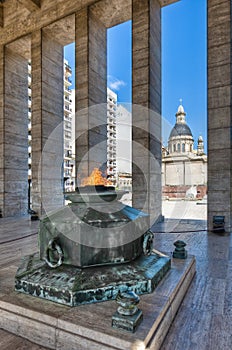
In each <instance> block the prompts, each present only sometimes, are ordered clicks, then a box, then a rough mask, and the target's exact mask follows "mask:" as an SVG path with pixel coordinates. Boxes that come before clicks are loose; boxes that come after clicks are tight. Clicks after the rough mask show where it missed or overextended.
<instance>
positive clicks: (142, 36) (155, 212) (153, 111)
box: [132, 0, 161, 224]
mask: <svg viewBox="0 0 232 350" xmlns="http://www.w3.org/2000/svg"><path fill="white" fill-rule="evenodd" d="M132 22H133V24H132V35H133V49H132V50H133V53H132V54H133V56H132V57H133V71H132V79H133V81H132V101H133V117H132V140H133V146H132V161H133V164H132V175H133V206H134V207H135V208H138V209H142V210H144V211H145V212H147V213H149V214H150V219H151V221H150V224H152V223H153V222H155V221H157V220H159V219H160V216H161V116H160V113H161V9H160V2H159V1H158V0H144V1H142V2H141V1H139V0H133V1H132Z"/></svg>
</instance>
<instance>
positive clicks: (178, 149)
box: [177, 143, 180, 152]
mask: <svg viewBox="0 0 232 350" xmlns="http://www.w3.org/2000/svg"><path fill="white" fill-rule="evenodd" d="M177 152H180V143H178V145H177Z"/></svg>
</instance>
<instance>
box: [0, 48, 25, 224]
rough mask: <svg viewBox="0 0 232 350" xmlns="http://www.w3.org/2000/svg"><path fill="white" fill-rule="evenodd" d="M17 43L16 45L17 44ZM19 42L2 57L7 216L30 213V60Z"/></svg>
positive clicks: (2, 188) (2, 178)
mask: <svg viewBox="0 0 232 350" xmlns="http://www.w3.org/2000/svg"><path fill="white" fill-rule="evenodd" d="M15 44H16V45H15ZM15 48H17V43H16V42H15V43H12V44H10V45H7V46H5V47H4V49H3V48H1V57H0V60H1V61H0V67H1V68H0V72H1V73H0V74H1V83H0V90H1V91H0V109H1V117H0V123H1V126H0V133H1V141H0V147H1V150H0V152H1V155H2V156H3V157H1V162H0V172H1V173H0V201H1V206H2V208H1V209H2V214H3V216H6V217H7V216H16V215H23V214H26V213H27V209H28V208H27V206H28V177H27V175H28V114H27V105H28V60H27V58H26V57H25V56H23V48H22V55H21V54H20V51H18V50H16V49H15Z"/></svg>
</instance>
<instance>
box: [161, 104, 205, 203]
mask: <svg viewBox="0 0 232 350" xmlns="http://www.w3.org/2000/svg"><path fill="white" fill-rule="evenodd" d="M162 184H163V196H164V198H167V199H168V198H191V199H193V198H203V197H204V196H205V195H206V193H207V155H206V154H205V153H204V141H203V138H202V136H199V138H198V142H197V149H196V150H195V149H194V138H193V134H192V131H191V129H190V127H189V126H188V124H187V122H186V113H185V111H184V107H183V105H182V103H180V105H179V107H178V110H177V113H176V123H175V125H174V127H173V128H172V130H171V132H170V135H169V139H168V146H167V148H165V147H163V149H162Z"/></svg>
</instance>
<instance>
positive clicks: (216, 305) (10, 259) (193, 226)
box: [0, 218, 232, 350]
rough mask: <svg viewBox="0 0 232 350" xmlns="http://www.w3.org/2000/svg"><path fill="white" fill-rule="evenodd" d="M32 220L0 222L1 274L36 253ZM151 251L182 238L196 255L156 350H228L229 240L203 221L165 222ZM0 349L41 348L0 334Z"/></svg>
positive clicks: (167, 248)
mask: <svg viewBox="0 0 232 350" xmlns="http://www.w3.org/2000/svg"><path fill="white" fill-rule="evenodd" d="M37 225H38V223H37V222H31V221H30V220H28V219H27V218H24V219H17V220H16V219H0V267H1V272H4V274H5V273H7V271H8V270H9V271H12V269H15V268H16V267H17V266H18V262H19V260H20V257H21V256H23V255H26V254H28V253H31V252H34V251H36V250H37V234H36V232H37ZM154 232H155V243H154V245H155V248H157V249H159V250H160V251H164V252H172V251H173V249H174V246H173V243H174V242H175V241H176V240H177V239H182V240H184V241H185V242H186V243H187V250H188V252H189V253H190V254H193V255H195V256H196V261H197V274H196V276H195V277H194V280H193V282H192V284H191V286H190V288H189V290H188V293H187V294H186V296H185V299H184V301H183V303H182V305H181V307H180V309H179V311H178V313H177V315H176V318H175V321H174V322H173V324H172V326H171V328H170V330H169V332H168V334H167V337H166V339H165V341H164V343H163V345H162V347H161V349H162V350H171V349H172V350H195V349H196V350H230V349H231V348H232V331H231V329H232V238H231V236H219V235H215V234H213V233H209V232H207V231H206V222H205V221H204V220H193V219H191V220H189V219H176V220H174V219H173V220H171V219H167V220H165V222H164V223H162V224H160V225H157V226H156V227H155V228H154ZM0 349H6V350H11V349H12V350H13V349H19V350H20V349H32V350H37V349H45V348H43V347H40V346H38V345H35V344H32V343H30V342H28V341H26V340H24V339H22V338H20V337H17V336H15V335H12V334H10V333H8V332H5V331H3V330H0ZM67 350H68V349H67Z"/></svg>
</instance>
